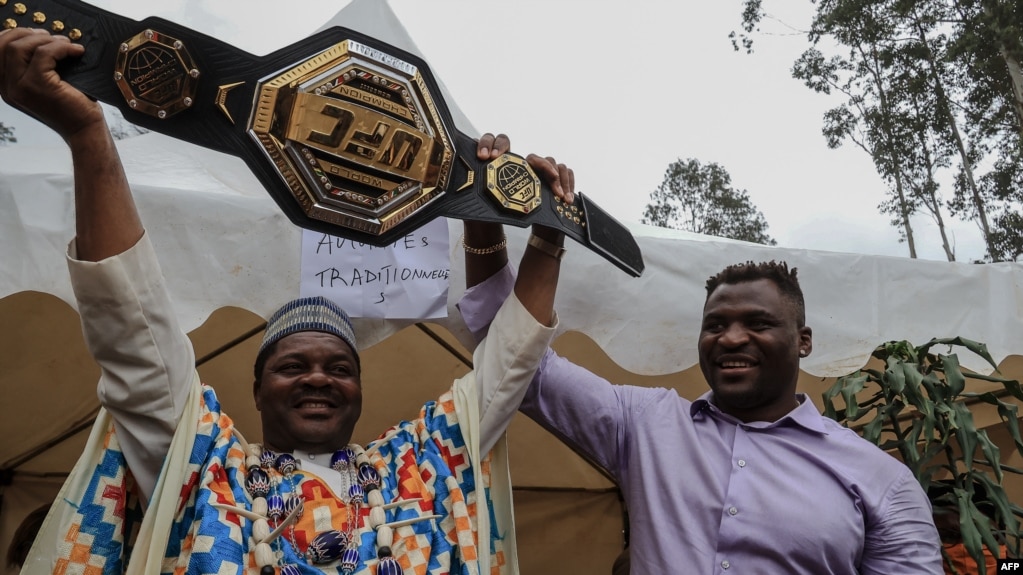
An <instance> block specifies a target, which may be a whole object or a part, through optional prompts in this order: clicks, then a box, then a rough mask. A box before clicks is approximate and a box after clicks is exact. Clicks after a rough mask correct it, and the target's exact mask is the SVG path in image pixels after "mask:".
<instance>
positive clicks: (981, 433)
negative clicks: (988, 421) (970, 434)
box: [977, 429, 1002, 483]
mask: <svg viewBox="0 0 1023 575" xmlns="http://www.w3.org/2000/svg"><path fill="white" fill-rule="evenodd" d="M977 441H978V443H980V450H981V451H983V452H984V457H987V460H988V461H990V462H992V466H991V467H992V469H993V470H994V472H995V479H997V480H998V483H1001V482H1002V468H1001V466H1000V465H999V462H1000V461H1001V460H1002V451H1001V450H1000V449H998V446H997V445H995V443H994V442H993V441H991V438H990V437H988V435H987V431H986V430H984V429H980V430H977Z"/></svg>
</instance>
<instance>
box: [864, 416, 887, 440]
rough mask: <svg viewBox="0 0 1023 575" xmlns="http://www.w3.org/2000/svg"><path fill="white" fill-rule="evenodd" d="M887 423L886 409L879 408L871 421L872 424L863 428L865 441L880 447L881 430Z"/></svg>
mask: <svg viewBox="0 0 1023 575" xmlns="http://www.w3.org/2000/svg"><path fill="white" fill-rule="evenodd" d="M884 421H885V413H884V409H882V408H880V407H878V408H877V413H875V414H874V418H873V419H871V420H870V423H868V424H866V425H864V426H863V432H862V435H863V439H866V440H867V441H869V442H871V443H873V444H874V445H879V444H880V442H881V428H882V426H883V424H884Z"/></svg>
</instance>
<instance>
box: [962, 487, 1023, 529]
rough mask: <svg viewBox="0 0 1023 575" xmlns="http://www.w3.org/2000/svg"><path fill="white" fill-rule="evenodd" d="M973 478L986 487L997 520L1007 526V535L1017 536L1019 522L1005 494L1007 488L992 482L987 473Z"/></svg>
mask: <svg viewBox="0 0 1023 575" xmlns="http://www.w3.org/2000/svg"><path fill="white" fill-rule="evenodd" d="M971 477H972V478H973V479H974V480H975V481H977V482H979V483H980V484H981V485H983V486H984V490H985V491H986V492H987V501H989V502H990V503H991V504H992V505H993V506H994V507H995V512H996V514H995V517H994V518H995V519H996V520H1001V522H1002V523H1004V524H1005V532H1006V534H1007V535H1013V536H1016V535H1018V534H1019V521H1018V520H1017V519H1016V516H1015V515H1014V513H1013V509H1012V507H1013V505H1012V502H1010V501H1009V496H1008V495H1007V494H1006V493H1005V488H1003V487H1002V485H1001V482H998V483H995V482H994V481H991V478H990V477H988V475H987V474H986V473H976V474H973V475H971Z"/></svg>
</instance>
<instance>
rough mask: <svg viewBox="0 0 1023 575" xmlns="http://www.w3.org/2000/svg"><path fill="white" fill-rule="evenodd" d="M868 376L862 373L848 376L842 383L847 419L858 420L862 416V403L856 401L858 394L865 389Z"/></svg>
mask: <svg viewBox="0 0 1023 575" xmlns="http://www.w3.org/2000/svg"><path fill="white" fill-rule="evenodd" d="M866 382H867V376H866V375H863V374H860V375H859V376H856V377H849V378H846V380H845V382H844V383H843V385H842V390H841V391H842V399H844V400H845V420H846V421H856V420H857V419H859V417H860V405H859V403H858V402H857V401H856V394H857V393H859V392H861V391H863V388H864V384H866Z"/></svg>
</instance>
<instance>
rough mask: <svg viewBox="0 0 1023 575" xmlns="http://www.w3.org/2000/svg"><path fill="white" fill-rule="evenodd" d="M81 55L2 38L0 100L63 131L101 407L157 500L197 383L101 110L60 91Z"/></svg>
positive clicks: (18, 35) (77, 279)
mask: <svg viewBox="0 0 1023 575" xmlns="http://www.w3.org/2000/svg"><path fill="white" fill-rule="evenodd" d="M83 51H84V48H83V47H82V46H80V45H77V44H73V43H71V42H70V41H69V40H68V39H67V38H64V37H60V36H51V35H50V34H49V33H47V32H45V31H40V30H30V29H24V28H17V29H13V30H8V31H4V32H0V94H2V96H3V98H4V100H5V101H7V102H8V103H10V104H11V105H13V106H14V107H16V108H18V109H20V110H22V111H24V112H26V113H28V114H29V115H31V116H33V117H35V118H36V119H38V120H39V121H41V122H43V123H44V124H46V125H47V126H49V127H50V128H52V129H53V130H54V131H56V132H57V133H58V134H59V135H60V136H61V137H62V138H63V139H64V141H65V142H67V145H68V147H69V148H70V151H71V157H72V163H73V166H74V188H75V224H76V236H75V240H74V242H72V244H71V246H70V247H69V258H68V265H69V268H70V271H71V279H72V285H73V287H74V289H75V295H76V298H77V300H78V309H79V313H80V314H81V317H82V326H83V332H84V334H85V338H86V344H87V345H88V347H89V350H90V352H91V353H92V355H93V357H94V358H95V359H96V361H97V363H99V365H100V368H101V376H100V383H99V390H98V391H99V397H100V402H101V404H103V406H104V407H106V408H107V410H108V411H109V412H110V413H111V415H113V417H114V421H115V427H116V428H117V433H118V439H119V440H120V443H121V447H122V451H123V452H124V455H125V458H126V459H127V461H128V465H129V467H130V468H131V470H132V472H133V474H134V475H135V477H136V480H137V481H138V483H139V485H140V487H141V488H142V490H143V493H144V494H145V495H146V496H148V494H150V493H152V490H153V487H154V486H155V484H156V478H157V476H158V475H159V472H160V468H161V466H162V463H163V459H164V456H165V455H166V452H167V449H168V447H169V445H170V440H171V438H172V437H173V432H174V427H175V425H176V423H177V421H178V418H180V415H181V412H182V409H183V407H184V402H185V401H186V400H187V397H188V391H189V389H190V386H189V384H191V383H192V381H193V380H194V365H195V360H194V352H193V351H192V347H191V344H190V342H189V341H188V338H187V337H186V336H185V334H184V333H183V332H182V331H181V328H180V326H179V324H178V322H177V318H176V317H175V316H174V310H173V307H172V306H171V304H170V299H169V297H168V296H167V292H166V289H165V286H164V282H163V277H162V275H161V273H160V269H159V266H158V264H157V263H156V260H155V256H154V255H153V253H152V248H151V247H150V245H149V242H148V239H147V238H145V235H144V233H143V227H142V222H141V220H140V218H139V214H138V211H137V210H136V207H135V202H134V200H133V198H132V194H131V190H130V189H129V187H128V181H127V178H126V177H125V174H124V170H123V168H122V166H121V161H120V158H119V157H118V154H117V149H116V147H115V146H114V141H113V139H112V138H111V136H110V132H109V130H108V129H107V125H106V121H105V120H104V117H103V111H102V109H101V108H100V105H99V104H98V103H97V102H95V101H93V100H91V99H90V98H88V97H87V96H85V95H84V94H82V93H81V92H79V91H78V90H76V89H75V88H74V87H72V86H71V85H69V84H67V83H66V82H64V81H62V80H61V79H60V77H59V76H58V74H57V72H56V65H57V62H59V61H60V60H62V59H64V58H67V57H73V56H80V55H81V54H82V53H83Z"/></svg>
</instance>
